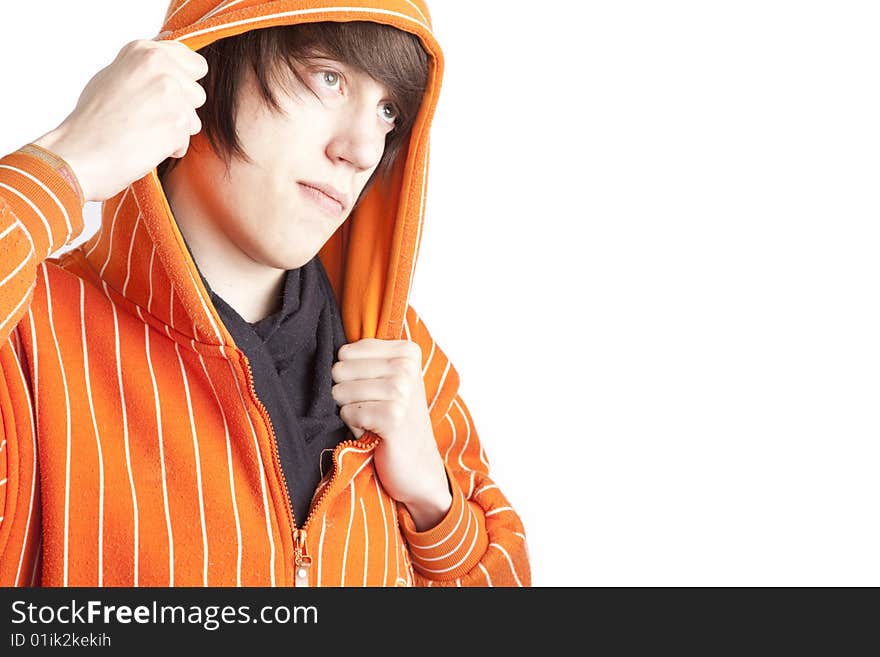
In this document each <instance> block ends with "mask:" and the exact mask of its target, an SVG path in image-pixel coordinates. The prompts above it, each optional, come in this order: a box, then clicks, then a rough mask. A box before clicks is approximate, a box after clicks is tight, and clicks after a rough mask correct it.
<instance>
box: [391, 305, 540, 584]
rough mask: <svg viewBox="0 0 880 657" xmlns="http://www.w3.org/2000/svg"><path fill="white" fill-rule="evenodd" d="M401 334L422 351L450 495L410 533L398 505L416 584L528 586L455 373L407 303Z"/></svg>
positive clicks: (513, 521) (516, 537)
mask: <svg viewBox="0 0 880 657" xmlns="http://www.w3.org/2000/svg"><path fill="white" fill-rule="evenodd" d="M404 331H405V337H406V338H407V339H408V340H411V341H413V342H415V343H417V344H418V345H419V347H420V348H421V350H422V377H423V379H424V382H425V393H426V397H427V401H428V410H429V412H430V415H431V424H432V425H433V427H434V436H435V438H436V440H437V446H438V448H439V450H440V454H441V455H442V456H443V461H444V463H445V466H446V474H447V477H448V479H449V485H450V490H451V491H452V506H451V507H450V509H449V511H448V512H447V514H446V516H445V517H444V518H443V519H442V520H441V521H440V522H439V523H438V524H437V525H436V526H435V527H432V528H431V529H428V530H426V531H423V532H419V531H417V530H416V526H415V523H414V522H413V519H412V516H411V515H410V514H409V512H408V511H407V509H406V506H405V505H403V504H401V503H400V502H397V503H396V504H397V510H398V514H399V517H400V524H401V530H402V532H403V536H404V538H405V539H406V541H407V545H408V547H409V553H410V558H411V561H412V565H413V570H414V571H415V584H416V585H418V586H530V585H531V570H530V566H529V557H528V548H527V546H526V537H525V530H524V528H523V524H522V521H521V520H520V517H519V515H518V514H517V513H516V511H515V510H514V509H513V507H512V506H511V505H510V503H509V502H508V500H507V498H506V497H505V496H504V494H503V493H502V492H501V490H500V489H499V488H498V486H497V485H496V484H495V483H494V482H493V481H492V479H491V478H490V477H489V461H488V458H487V457H486V453H485V451H484V450H483V448H482V446H481V445H480V440H479V436H478V435H477V430H476V426H475V425H474V421H473V419H472V418H471V415H470V411H469V410H468V408H467V406H466V405H465V403H464V401H463V400H462V398H461V396H460V395H459V394H458V387H459V377H458V373H457V372H456V370H455V368H454V367H453V365H452V363H451V362H450V361H449V359H448V358H447V357H446V355H445V354H444V353H443V351H442V350H441V349H440V348H439V347H438V346H437V344H436V343H435V342H434V340H433V338H431V334H430V333H429V332H428V329H427V327H426V326H425V324H424V322H422V321H421V318H420V317H419V316H418V314H417V313H416V312H415V310H413V308H412V306H410V307H408V309H407V312H406V321H405V323H404Z"/></svg>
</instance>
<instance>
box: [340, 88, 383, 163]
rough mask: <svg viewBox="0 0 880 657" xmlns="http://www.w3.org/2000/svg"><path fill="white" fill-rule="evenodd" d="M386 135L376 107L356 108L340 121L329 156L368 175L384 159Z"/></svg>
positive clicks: (345, 114)
mask: <svg viewBox="0 0 880 657" xmlns="http://www.w3.org/2000/svg"><path fill="white" fill-rule="evenodd" d="M385 134H386V133H385V131H384V130H383V129H382V126H381V119H380V118H379V115H378V110H377V108H376V105H375V104H372V105H370V106H369V107H367V106H361V107H357V108H355V109H354V110H353V111H351V112H345V113H342V114H340V116H339V117H338V124H337V126H336V130H335V131H334V133H333V137H332V138H331V140H330V143H329V144H328V145H327V156H328V157H329V158H330V159H331V160H332V161H333V162H338V161H346V162H348V163H350V164H351V165H352V166H353V167H354V168H355V169H356V170H357V171H358V172H361V171H367V170H369V169H372V168H374V167H375V166H376V165H377V164H379V160H381V159H382V154H383V153H384V152H385Z"/></svg>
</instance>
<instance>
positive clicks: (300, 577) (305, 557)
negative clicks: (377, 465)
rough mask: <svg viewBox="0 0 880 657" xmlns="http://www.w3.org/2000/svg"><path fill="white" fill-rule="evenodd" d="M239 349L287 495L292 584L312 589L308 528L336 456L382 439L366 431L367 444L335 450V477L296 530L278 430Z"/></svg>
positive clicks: (348, 442) (340, 446)
mask: <svg viewBox="0 0 880 657" xmlns="http://www.w3.org/2000/svg"><path fill="white" fill-rule="evenodd" d="M236 350H237V351H238V352H239V353H240V354H241V357H242V360H244V364H245V368H246V369H247V374H248V385H249V386H250V389H251V394H252V396H253V398H254V401H256V403H257V408H258V409H259V410H260V413H261V414H262V416H263V419H264V420H265V422H266V425H267V426H268V427H269V437H270V441H269V443H270V445H271V447H272V460H273V462H274V466H275V474H276V475H277V476H278V478H279V479H280V480H281V484H282V489H283V493H284V507H285V510H286V511H287V519H288V521H289V522H290V526H291V527H293V581H294V586H309V571H310V569H311V567H312V558H311V557H310V556H309V554H308V550H307V549H306V535H307V534H306V527H307V526H308V524H309V522H310V521H311V519H312V518H313V517H314V516H315V513H316V512H317V510H318V507H320V506H321V503H322V502H323V501H324V499H325V498H326V497H327V494H328V493H329V492H330V489H331V488H332V487H333V483H334V482H335V481H336V479H337V477H338V475H339V461H338V460H337V455H338V454H339V452H340V451H341V450H342V449H345V448H346V447H360V448H361V449H372V448H373V447H374V446H375V445H376V443H377V442H379V437H378V436H377V435H376V434H374V433H372V432H369V431H365V432H364V435H368V436H370V439H369V440H367V441H364V440H344V441H342V442H341V443H339V444H338V445H336V447H335V448H334V450H333V453H332V457H333V471H332V472H333V474H332V475H331V476H330V481H329V482H327V485H326V486H324V490H323V492H322V493H321V495H320V497H318V499H317V500H315V501H314V503H313V504H312V505H311V508H310V510H309V513H308V516H307V517H306V521H305V523H303V526H302V528H301V529H300V528H297V526H296V518H294V515H293V504H292V502H291V501H290V493H289V489H288V488H287V479H286V478H285V477H284V469H283V468H282V467H281V457H280V456H279V455H278V440H277V438H276V436H275V427H274V426H273V425H272V418H271V417H270V416H269V411H267V410H266V406H265V405H264V404H263V402H262V401H260V398H259V397H258V396H257V389H256V388H255V387H254V373H253V370H251V364H250V361H249V360H248V357H247V356H246V355H245V354H244V352H243V351H241V350H240V349H238V348H236Z"/></svg>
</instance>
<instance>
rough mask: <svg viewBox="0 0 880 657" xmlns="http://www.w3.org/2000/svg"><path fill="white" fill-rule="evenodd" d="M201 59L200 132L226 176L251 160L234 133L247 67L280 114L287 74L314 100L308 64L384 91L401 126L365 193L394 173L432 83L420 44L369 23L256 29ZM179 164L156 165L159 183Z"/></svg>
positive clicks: (218, 43) (407, 35)
mask: <svg viewBox="0 0 880 657" xmlns="http://www.w3.org/2000/svg"><path fill="white" fill-rule="evenodd" d="M198 52H199V53H200V54H201V55H202V56H203V57H204V58H205V59H206V60H207V61H208V74H207V75H206V76H205V77H203V78H202V79H201V80H199V84H201V85H202V87H203V88H204V89H205V95H206V97H207V99H206V101H205V104H204V105H202V106H201V107H199V108H197V110H196V111H197V113H198V116H199V119H200V120H201V122H202V131H203V132H204V133H205V136H206V137H207V138H208V141H209V142H210V143H211V147H212V148H213V149H214V152H215V153H216V154H217V156H218V157H220V158H221V159H222V160H223V161H224V163H225V165H226V167H227V169H228V167H229V164H230V159H231V157H233V156H235V157H238V158H240V159H242V160H244V161H246V162H251V161H252V160H251V159H250V157H248V155H247V153H246V152H245V150H244V148H243V147H242V145H241V143H240V142H239V139H238V134H237V132H236V129H235V116H236V100H237V97H238V95H237V92H238V87H239V84H240V81H241V79H242V73H243V71H244V70H245V67H246V66H251V67H252V69H253V71H254V74H255V76H256V80H257V86H258V88H259V91H260V95H261V97H262V99H263V101H264V102H265V103H266V106H267V107H268V108H270V109H271V110H272V111H274V112H275V113H278V114H280V113H281V112H282V109H281V107H280V105H279V104H278V99H277V98H278V97H277V95H276V91H277V90H278V89H279V88H280V89H282V90H291V91H292V89H291V88H290V85H289V82H290V81H291V79H290V77H289V74H292V75H293V76H295V77H296V79H297V80H299V82H300V83H301V84H302V85H303V87H304V88H305V89H307V90H308V91H310V92H311V93H312V94H313V95H317V94H315V92H314V91H313V90H312V89H311V87H310V86H309V85H308V84H306V83H305V81H304V80H303V79H302V77H301V76H300V73H299V72H298V71H297V70H296V68H295V64H296V63H297V62H300V61H303V60H306V59H308V58H309V57H316V56H318V57H324V58H329V59H335V60H337V61H340V62H342V63H344V64H347V65H348V66H351V67H353V68H356V69H359V70H360V71H362V72H364V73H366V74H367V75H369V76H370V77H372V78H373V79H374V80H376V81H378V82H380V83H382V84H383V85H384V86H386V87H387V88H388V89H389V90H390V91H391V94H392V97H391V99H390V100H391V102H393V103H394V105H395V106H396V109H397V120H396V121H395V126H394V129H393V130H392V131H391V132H389V133H388V135H387V136H386V138H385V139H386V141H385V151H384V153H383V155H382V159H381V160H380V162H379V165H378V166H377V167H376V171H375V172H374V173H373V176H372V177H371V178H370V180H369V181H368V183H367V185H366V186H365V187H364V191H366V189H367V188H369V187H370V185H371V184H372V182H373V181H374V179H376V178H377V177H378V178H385V176H386V175H387V174H388V173H389V172H390V171H391V167H392V165H393V164H394V162H395V160H396V158H397V156H398V155H399V153H400V150H401V148H402V147H403V146H404V144H405V143H406V141H407V137H408V136H409V133H410V130H411V129H412V126H413V123H414V122H415V117H416V115H417V114H418V111H419V107H420V105H421V102H422V96H423V95H424V92H425V88H426V87H427V80H428V55H427V53H426V52H425V50H424V49H423V48H422V46H421V43H420V42H419V39H418V37H416V36H415V35H413V34H410V33H408V32H404V31H402V30H398V29H397V28H394V27H392V26H390V25H383V24H380V23H373V22H368V21H352V22H344V23H336V22H319V23H301V24H298V25H281V26H276V27H269V28H263V29H257V30H251V31H249V32H245V33H243V34H239V35H236V36H233V37H227V38H225V39H220V40H218V41H215V42H213V43H210V44H208V45H207V46H205V47H204V48H201V49H200V50H199V51H198ZM285 64H286V66H283V65H285ZM177 161H178V160H177V158H172V157H169V158H167V159H165V160H164V161H163V162H162V163H161V164H159V166H158V167H157V173H158V176H159V178H160V180H161V179H162V178H163V176H164V175H165V174H166V173H167V172H168V171H170V170H171V169H172V168H174V165H175V164H176V163H177ZM362 196H363V193H362Z"/></svg>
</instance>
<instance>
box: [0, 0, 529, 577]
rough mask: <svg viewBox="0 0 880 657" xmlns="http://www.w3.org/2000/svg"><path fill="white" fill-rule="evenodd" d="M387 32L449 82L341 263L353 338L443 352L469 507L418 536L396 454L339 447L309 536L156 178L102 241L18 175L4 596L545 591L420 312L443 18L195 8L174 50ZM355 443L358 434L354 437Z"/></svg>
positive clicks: (4, 264) (13, 184)
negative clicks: (72, 589)
mask: <svg viewBox="0 0 880 657" xmlns="http://www.w3.org/2000/svg"><path fill="white" fill-rule="evenodd" d="M328 20H329V21H350V20H370V21H376V22H380V23H387V24H389V25H393V26H394V27H397V28H399V29H402V30H406V31H408V32H411V33H413V34H415V35H417V36H418V37H419V38H420V39H421V42H422V44H423V46H424V48H425V50H426V51H427V52H428V54H429V55H430V70H429V81H428V88H427V91H426V95H425V98H424V102H423V104H422V108H421V110H420V113H419V115H418V118H417V119H416V122H415V125H414V127H413V130H412V135H411V137H410V140H409V145H408V147H404V151H403V152H404V153H406V157H400V158H398V161H397V164H396V165H395V168H394V170H393V173H392V185H391V186H390V187H389V189H391V190H392V191H391V192H387V191H385V190H383V189H382V188H381V186H379V185H376V186H373V187H372V188H371V189H370V190H369V191H368V193H367V195H365V197H364V198H363V199H362V201H361V203H360V204H359V206H358V207H357V208H356V210H355V211H354V212H353V213H352V215H351V216H350V217H349V218H348V219H347V220H346V221H345V223H343V225H342V226H341V227H340V228H339V230H338V231H337V232H336V234H334V235H333V237H331V239H330V240H329V241H328V242H327V243H326V244H325V245H324V247H323V248H322V249H321V251H320V252H319V254H318V255H319V257H320V259H321V261H322V264H323V265H324V267H325V269H326V270H327V273H328V276H329V278H330V280H331V283H332V286H333V290H334V293H335V296H336V299H337V301H338V303H339V307H340V311H341V314H342V320H343V324H344V326H345V332H346V335H347V336H348V338H349V341H351V342H355V341H357V340H360V339H363V338H379V339H389V340H391V339H393V340H399V339H407V340H412V341H414V342H416V343H418V345H419V346H420V347H421V350H422V354H423V378H424V383H425V391H426V398H427V399H428V400H429V411H430V417H431V420H432V424H433V427H434V433H435V437H436V440H437V443H438V447H439V450H440V453H441V455H442V456H443V458H444V461H445V464H446V469H447V474H448V476H449V480H450V484H451V488H452V492H453V503H452V507H451V508H450V510H449V512H448V514H447V515H446V517H445V518H444V519H443V520H441V521H440V523H439V524H438V525H437V526H435V527H434V528H432V529H430V530H427V531H424V532H418V531H416V528H415V524H414V523H413V521H412V518H411V517H410V516H409V514H408V513H407V510H406V508H405V506H404V505H402V504H400V503H398V502H396V501H395V500H393V499H392V498H391V497H389V496H388V494H387V493H386V492H385V490H384V489H383V487H382V484H381V482H380V481H379V479H378V478H377V476H376V473H375V470H374V467H373V462H372V455H373V449H374V447H375V445H376V441H377V440H378V438H377V437H376V436H375V435H373V434H371V433H369V432H367V433H365V434H364V435H363V436H362V438H361V440H354V439H351V440H348V441H346V442H343V443H342V444H340V445H339V446H337V447H336V449H335V451H334V454H333V463H334V467H333V470H332V472H331V473H328V475H327V476H326V477H325V478H324V479H323V480H322V481H321V482H320V484H319V486H318V489H317V491H316V492H315V496H314V498H313V499H312V504H311V509H310V512H309V516H308V518H300V519H297V520H296V522H295V520H294V518H293V516H292V512H291V505H290V500H289V498H288V495H287V490H286V487H285V484H284V480H283V478H282V471H281V466H280V462H279V458H278V452H277V447H276V443H275V437H274V435H273V432H272V428H271V424H270V421H269V416H268V414H267V412H266V409H265V407H264V406H263V405H262V403H261V402H260V400H259V399H258V398H257V396H256V393H255V391H254V386H253V379H252V375H251V371H250V366H249V363H248V361H247V358H246V357H245V355H244V354H243V353H242V351H240V350H239V349H238V348H237V347H236V346H235V344H234V342H233V339H232V337H231V336H230V334H229V333H228V332H227V330H226V328H225V327H224V325H223V322H222V321H221V319H220V317H219V316H218V314H217V311H216V309H215V308H214V306H213V304H212V303H211V301H210V298H209V295H208V294H207V292H206V290H205V289H204V286H203V285H202V282H201V279H200V277H199V275H198V271H197V270H196V268H195V265H194V263H193V261H192V258H191V257H190V255H189V252H188V250H187V248H186V246H185V244H184V242H183V239H182V237H181V234H180V232H179V230H178V228H177V224H176V222H175V220H174V218H173V216H172V214H171V210H170V208H169V205H168V202H167V199H166V197H165V194H164V191H163V189H162V186H161V185H160V183H159V180H158V177H157V176H156V171H155V169H154V170H153V171H152V172H151V173H150V174H148V175H147V176H145V177H144V178H142V179H140V180H138V181H136V182H134V183H133V184H132V185H130V186H129V187H128V188H126V189H125V190H124V191H122V192H120V193H119V194H118V195H116V196H115V197H113V198H111V199H108V200H107V201H105V202H104V203H103V204H102V223H101V226H100V228H99V230H98V232H97V233H96V234H95V235H94V236H93V237H92V238H91V239H89V240H88V241H87V242H85V243H83V244H82V245H80V246H79V247H78V248H76V249H74V250H72V251H69V252H66V253H64V254H63V255H61V256H60V257H56V258H50V257H49V256H50V255H51V254H53V253H55V252H56V251H58V250H59V249H61V248H62V247H63V246H64V245H65V244H66V243H68V242H69V241H70V240H72V239H74V238H76V237H77V236H78V235H79V234H80V233H81V232H82V231H83V228H84V223H83V217H82V206H81V202H80V199H79V198H78V196H77V193H76V191H75V189H74V187H72V186H71V185H70V183H69V181H68V180H66V179H65V178H64V177H63V176H62V175H61V174H60V173H59V171H58V170H57V169H56V168H54V167H53V166H51V165H50V163H48V162H47V161H45V160H44V159H42V158H40V157H38V156H36V155H34V154H30V153H28V152H21V151H17V152H15V153H12V154H10V155H7V156H6V157H3V158H2V159H0V373H2V378H0V441H2V445H0V480H2V482H0V585H4V586H12V585H23V586H27V585H40V584H41V585H43V586H291V585H296V586H300V585H306V586H307V585H311V586H346V585H353V586H362V585H366V586H383V585H385V586H395V585H399V586H412V585H416V586H431V585H452V586H498V585H512V586H516V585H520V586H528V585H529V584H530V570H529V563H528V555H527V548H526V542H525V535H524V529H523V526H522V523H521V521H520V518H519V516H518V515H517V513H516V512H515V511H514V510H513V509H512V508H511V506H510V504H509V503H508V501H507V500H506V499H505V497H504V495H503V494H502V493H501V491H500V490H499V489H498V486H497V485H496V484H494V483H493V481H492V480H491V479H490V478H489V475H488V469H489V464H488V461H487V458H486V455H485V453H484V451H483V449H482V447H481V446H480V442H479V439H478V436H477V431H476V428H475V426H474V422H473V419H472V418H471V416H470V413H469V411H468V408H467V406H466V405H465V403H464V401H463V400H462V399H461V397H460V396H459V394H458V388H459V377H458V373H457V372H456V370H455V368H454V367H453V365H452V363H451V362H450V361H449V359H448V358H447V357H446V355H445V354H444V352H443V351H442V350H441V349H440V347H439V346H438V345H437V344H436V343H435V342H434V340H433V338H432V337H431V334H430V333H429V332H428V329H427V327H426V326H425V324H424V322H422V321H421V319H420V318H419V316H418V315H417V314H416V312H415V310H413V308H412V307H411V306H410V305H409V302H408V299H409V292H410V287H411V284H412V279H413V272H414V269H415V264H416V259H417V256H418V251H419V243H420V238H421V230H422V221H423V214H424V208H425V191H426V183H427V173H428V151H429V129H430V123H431V118H432V116H433V113H434V110H435V107H436V104H437V98H438V94H439V91H440V85H441V79H442V73H443V55H442V52H441V50H440V47H439V45H438V44H437V42H436V40H435V38H434V35H433V34H432V31H431V20H430V16H429V14H428V10H427V7H426V6H425V4H424V2H423V1H422V0H413V1H410V0H352V1H351V2H346V3H344V6H337V4H336V3H334V2H329V1H320V0H308V1H306V0H295V1H294V0H289V1H277V2H266V1H264V0H232V1H229V0H226V1H222V2H221V1H218V0H173V1H172V3H171V6H170V8H169V10H168V13H167V15H166V19H165V25H164V26H163V28H162V32H161V33H160V34H159V37H158V38H161V39H174V40H178V41H180V42H182V43H184V44H186V45H187V46H189V47H190V48H191V49H193V50H197V49H199V48H201V47H203V46H205V45H207V44H209V43H211V42H213V41H215V40H217V39H222V38H224V37H228V36H233V35H235V34H239V33H242V32H245V31H248V30H253V29H258V28H263V27H270V26H275V25H289V24H295V23H300V22H306V21H328ZM349 435H350V438H351V437H352V436H351V434H349Z"/></svg>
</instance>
